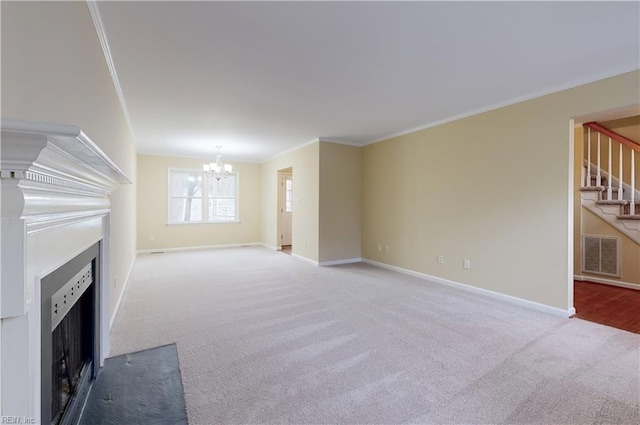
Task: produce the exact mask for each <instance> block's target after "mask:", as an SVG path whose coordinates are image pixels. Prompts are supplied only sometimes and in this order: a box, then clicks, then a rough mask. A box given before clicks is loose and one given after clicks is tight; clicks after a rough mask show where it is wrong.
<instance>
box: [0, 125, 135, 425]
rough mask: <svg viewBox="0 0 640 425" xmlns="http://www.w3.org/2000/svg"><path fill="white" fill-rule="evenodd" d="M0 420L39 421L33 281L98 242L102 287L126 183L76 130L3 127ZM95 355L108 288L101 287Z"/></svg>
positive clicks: (105, 344) (36, 285)
mask: <svg viewBox="0 0 640 425" xmlns="http://www.w3.org/2000/svg"><path fill="white" fill-rule="evenodd" d="M0 127H1V131H2V136H1V139H0V212H1V216H0V217H1V225H0V318H1V319H2V322H1V324H0V326H1V327H2V329H1V331H0V400H1V404H0V415H3V416H21V417H29V418H34V419H35V420H36V421H38V420H39V418H40V339H39V338H40V318H41V317H40V316H41V313H40V303H41V300H40V281H41V279H42V278H43V277H44V276H47V275H48V274H49V273H51V272H52V271H54V270H56V269H57V268H58V267H60V266H61V265H63V264H65V263H66V262H68V261H69V260H70V259H72V258H74V257H75V256H76V255H78V254H79V253H81V252H83V251H84V250H85V249H87V248H88V247H90V246H91V245H93V244H95V243H96V242H99V241H102V250H101V254H100V256H101V258H100V260H101V263H102V264H104V265H105V267H102V269H101V276H100V278H101V279H102V282H109V267H108V265H109V245H110V242H109V212H110V200H109V195H110V194H111V192H113V191H114V190H115V189H116V188H117V186H118V185H119V184H123V183H131V182H130V181H129V179H128V178H127V177H126V175H125V174H124V173H123V172H122V171H121V170H120V169H119V168H118V166H117V165H115V164H114V163H113V162H112V161H111V160H110V159H109V158H108V157H107V155H106V154H105V153H104V152H102V150H100V148H98V147H97V146H96V145H95V144H94V143H93V142H92V141H91V140H90V139H89V138H88V137H87V136H86V135H85V134H84V133H83V132H82V131H81V130H80V129H79V128H78V127H75V126H70V125H55V124H42V123H31V122H24V121H14V120H2V121H1V124H0ZM100 290H101V303H103V304H104V305H102V306H101V315H102V316H101V318H100V322H101V323H100V326H101V329H103V330H104V331H103V332H101V340H102V345H101V346H102V353H100V363H101V364H102V362H103V360H104V357H105V356H106V354H107V353H108V350H109V341H108V338H109V329H108V327H109V317H108V314H109V311H110V308H109V305H108V300H109V299H110V298H109V294H108V290H109V285H108V284H105V285H101V289H100Z"/></svg>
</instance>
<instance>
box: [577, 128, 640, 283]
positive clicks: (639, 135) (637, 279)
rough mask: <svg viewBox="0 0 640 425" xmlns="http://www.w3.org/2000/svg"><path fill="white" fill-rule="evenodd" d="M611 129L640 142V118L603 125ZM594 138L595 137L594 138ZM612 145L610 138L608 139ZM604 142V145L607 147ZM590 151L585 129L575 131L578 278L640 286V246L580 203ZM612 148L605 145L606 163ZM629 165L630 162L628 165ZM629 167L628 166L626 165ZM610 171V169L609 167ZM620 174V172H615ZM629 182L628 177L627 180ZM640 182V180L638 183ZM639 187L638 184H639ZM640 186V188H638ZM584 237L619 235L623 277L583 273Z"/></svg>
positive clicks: (615, 163)
mask: <svg viewBox="0 0 640 425" xmlns="http://www.w3.org/2000/svg"><path fill="white" fill-rule="evenodd" d="M601 124H602V125H604V126H605V127H607V128H610V129H612V130H615V131H616V132H617V133H619V134H622V135H623V136H625V137H627V138H629V139H631V140H636V141H640V117H638V116H635V117H629V118H624V119H618V120H612V121H606V122H602V123H601ZM592 137H593V136H592ZM594 141H595V140H594V139H593V138H592V145H594ZM606 143H608V138H607V139H606ZM606 143H605V141H604V139H603V140H602V144H603V145H604V144H606ZM585 150H586V140H585V133H584V131H583V129H582V127H577V128H576V129H575V157H574V159H575V161H574V164H575V176H574V193H575V195H574V196H575V198H574V253H575V255H574V262H573V267H574V271H575V274H576V275H582V276H585V277H587V278H588V277H589V276H592V277H596V278H599V279H607V280H612V281H621V282H625V283H631V284H636V285H640V245H638V244H637V243H635V242H634V241H632V240H631V239H630V238H629V237H627V236H626V235H625V234H623V233H621V232H619V231H618V230H617V229H616V228H615V227H613V226H611V225H609V224H608V223H606V222H605V221H604V220H602V219H601V218H599V217H598V216H597V215H595V214H593V213H592V212H590V211H589V210H587V209H586V208H582V206H581V203H580V200H581V199H580V196H581V194H580V187H581V185H582V180H581V179H582V178H584V177H583V174H584V172H583V171H582V168H581V167H582V164H583V158H584V155H585V153H584V152H585ZM596 152H597V151H596V149H595V147H594V146H592V161H591V162H594V163H595V160H594V159H593V158H594V157H595V156H594V155H595V153H596ZM607 155H608V146H607V147H605V146H602V152H601V161H603V162H604V163H606V162H607V161H608V156H607ZM637 156H638V158H637V161H636V169H640V155H637ZM612 159H613V161H612V163H613V169H614V170H617V169H618V161H617V156H616V155H614V156H613V158H612ZM627 164H628V163H627ZM626 166H627V167H628V165H626ZM605 168H606V166H605ZM614 175H617V172H614ZM625 180H627V178H625ZM638 182H639V183H640V180H638ZM637 184H638V183H637ZM638 187H640V185H638ZM582 235H597V236H616V237H619V238H620V240H621V244H620V250H621V259H620V277H618V278H616V277H612V276H603V275H597V274H591V273H588V272H583V271H582V254H583V253H582Z"/></svg>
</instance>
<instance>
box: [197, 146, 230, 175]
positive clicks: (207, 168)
mask: <svg viewBox="0 0 640 425" xmlns="http://www.w3.org/2000/svg"><path fill="white" fill-rule="evenodd" d="M216 149H217V150H218V153H217V154H216V162H210V163H209V164H204V165H203V166H202V168H204V172H205V174H206V175H207V177H214V178H215V179H216V180H218V181H220V179H222V178H224V177H227V176H229V175H230V174H231V170H232V169H233V167H232V166H231V164H223V163H222V154H221V153H220V149H222V146H216Z"/></svg>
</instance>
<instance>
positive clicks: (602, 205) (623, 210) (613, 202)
mask: <svg viewBox="0 0 640 425" xmlns="http://www.w3.org/2000/svg"><path fill="white" fill-rule="evenodd" d="M584 127H586V129H587V140H586V146H585V156H586V158H584V177H585V178H584V179H583V186H582V188H581V189H580V190H581V192H582V206H583V207H585V208H586V209H588V210H589V211H591V212H593V213H594V214H596V215H597V216H599V217H600V218H602V219H603V220H604V221H606V222H607V223H609V224H610V225H612V226H613V227H615V228H616V229H618V231H620V232H621V233H623V234H625V235H627V236H628V237H629V238H630V239H632V240H633V241H635V242H636V243H637V244H639V245H640V191H638V190H637V189H636V188H637V187H638V184H637V181H636V158H638V159H640V144H638V143H637V142H634V141H632V140H630V139H627V138H625V137H623V136H621V135H619V134H617V133H615V132H614V131H611V130H609V129H607V128H605V127H602V126H600V125H599V124H597V123H586V124H584ZM603 136H604V137H603ZM594 160H595V162H594ZM616 174H617V175H616Z"/></svg>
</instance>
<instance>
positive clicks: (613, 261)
mask: <svg viewBox="0 0 640 425" xmlns="http://www.w3.org/2000/svg"><path fill="white" fill-rule="evenodd" d="M582 253H583V257H582V271H583V272H587V273H596V274H603V275H607V276H616V277H619V276H620V238H617V237H613V236H591V235H585V236H584V237H583V240H582Z"/></svg>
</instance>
